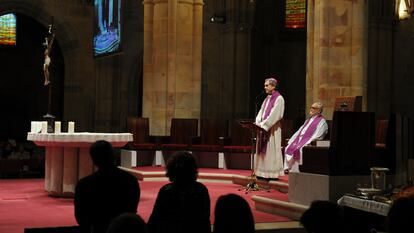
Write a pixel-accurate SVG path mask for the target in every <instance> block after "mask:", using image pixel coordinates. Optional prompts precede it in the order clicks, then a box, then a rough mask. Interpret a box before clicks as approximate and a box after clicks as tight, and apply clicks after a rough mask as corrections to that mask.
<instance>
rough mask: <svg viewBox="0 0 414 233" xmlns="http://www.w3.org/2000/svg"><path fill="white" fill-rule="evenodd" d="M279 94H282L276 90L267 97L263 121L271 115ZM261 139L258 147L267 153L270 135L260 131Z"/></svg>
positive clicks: (261, 151)
mask: <svg viewBox="0 0 414 233" xmlns="http://www.w3.org/2000/svg"><path fill="white" fill-rule="evenodd" d="M279 96H280V93H279V92H278V91H275V92H273V93H272V96H271V97H270V98H269V97H267V98H266V100H265V102H264V103H263V105H264V107H265V108H266V105H267V108H266V109H265V111H264V114H263V115H262V121H263V120H264V119H266V118H267V117H268V116H269V115H270V112H271V111H272V109H273V107H274V105H275V102H276V99H277V97H279ZM268 101H269V104H267V102H268ZM259 141H260V142H259V146H260V148H258V149H259V151H260V153H266V150H267V142H268V141H269V137H267V136H265V135H264V134H263V133H260V134H259Z"/></svg>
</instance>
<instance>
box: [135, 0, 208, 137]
mask: <svg viewBox="0 0 414 233" xmlns="http://www.w3.org/2000/svg"><path fill="white" fill-rule="evenodd" d="M144 5H145V6H144V80H143V85H144V86H143V87H144V90H143V93H144V95H143V116H144V117H149V118H150V134H152V135H168V134H169V128H170V122H171V118H174V117H178V118H199V117H200V101H201V95H200V89H201V87H200V86H201V37H202V6H203V2H202V0H145V1H144Z"/></svg>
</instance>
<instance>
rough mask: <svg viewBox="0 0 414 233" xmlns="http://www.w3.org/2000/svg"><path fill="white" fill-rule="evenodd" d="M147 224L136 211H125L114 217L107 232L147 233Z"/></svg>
mask: <svg viewBox="0 0 414 233" xmlns="http://www.w3.org/2000/svg"><path fill="white" fill-rule="evenodd" d="M147 232H148V229H147V224H146V223H145V221H144V220H143V219H142V218H141V216H139V215H137V214H134V213H123V214H121V215H119V216H118V217H116V218H114V219H113V220H112V221H111V223H110V224H109V227H108V231H107V232H106V233H147Z"/></svg>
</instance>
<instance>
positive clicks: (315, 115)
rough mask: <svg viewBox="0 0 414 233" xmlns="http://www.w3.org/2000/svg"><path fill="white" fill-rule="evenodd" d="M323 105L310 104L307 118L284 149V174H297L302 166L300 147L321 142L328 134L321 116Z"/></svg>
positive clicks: (317, 103)
mask: <svg viewBox="0 0 414 233" xmlns="http://www.w3.org/2000/svg"><path fill="white" fill-rule="evenodd" d="M322 110H323V105H322V103H320V102H315V103H313V104H312V106H311V107H310V110H309V115H310V116H309V118H308V119H307V120H306V121H305V123H303V125H302V126H301V127H300V128H299V129H298V131H296V133H295V134H293V136H292V137H291V138H290V139H289V142H288V145H287V146H286V148H285V162H284V170H285V173H286V174H287V173H289V172H299V165H300V164H302V147H304V146H306V145H308V144H310V143H311V142H312V141H316V140H321V139H323V138H324V137H325V135H326V133H328V123H327V122H326V120H325V118H324V117H323V116H322Z"/></svg>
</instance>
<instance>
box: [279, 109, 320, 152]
mask: <svg viewBox="0 0 414 233" xmlns="http://www.w3.org/2000/svg"><path fill="white" fill-rule="evenodd" d="M310 119H311V118H308V119H307V120H306V122H305V124H303V127H302V129H301V130H300V132H299V133H298V134H297V135H296V138H295V139H294V140H293V142H292V143H291V144H290V145H289V146H288V147H287V148H286V154H288V155H292V156H293V158H294V159H295V160H299V158H300V149H301V148H302V147H303V146H304V145H305V143H306V142H308V141H309V139H310V138H311V137H312V135H313V133H315V130H316V127H317V126H318V124H319V122H321V120H322V119H323V116H322V115H318V116H316V117H315V119H314V120H313V121H312V123H311V124H310V125H309V127H308V128H307V129H306V131H305V133H304V134H303V136H302V138H301V139H300V140H299V138H300V135H301V134H302V130H303V129H304V128H305V126H306V125H307V124H308V123H309V121H310Z"/></svg>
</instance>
